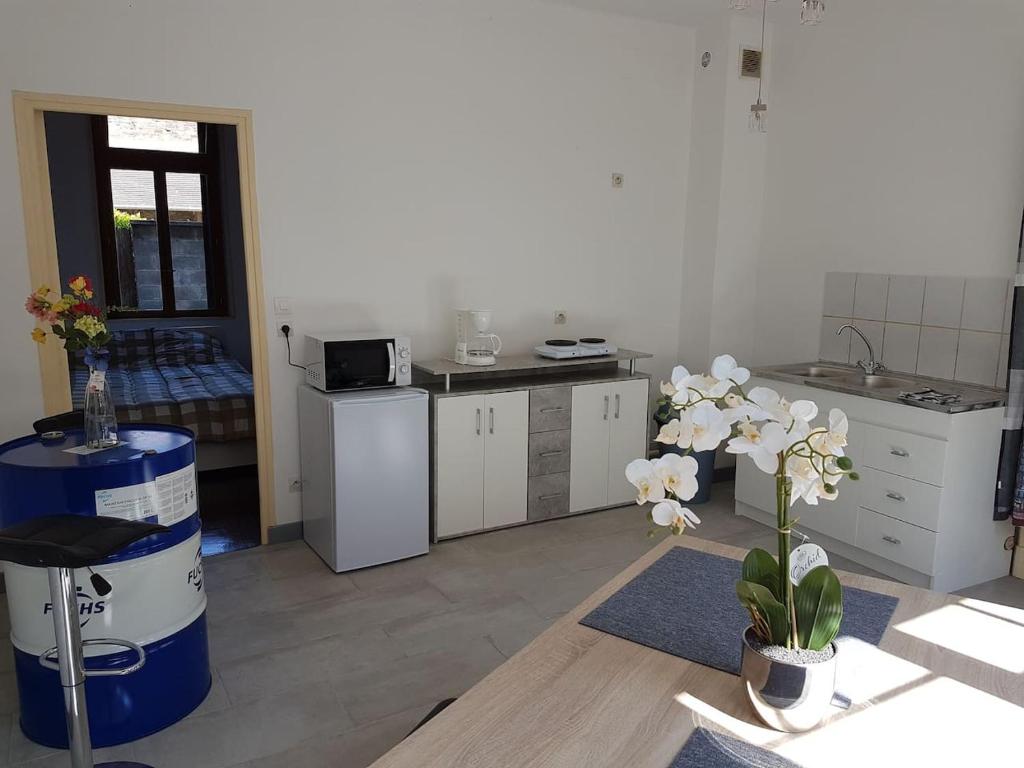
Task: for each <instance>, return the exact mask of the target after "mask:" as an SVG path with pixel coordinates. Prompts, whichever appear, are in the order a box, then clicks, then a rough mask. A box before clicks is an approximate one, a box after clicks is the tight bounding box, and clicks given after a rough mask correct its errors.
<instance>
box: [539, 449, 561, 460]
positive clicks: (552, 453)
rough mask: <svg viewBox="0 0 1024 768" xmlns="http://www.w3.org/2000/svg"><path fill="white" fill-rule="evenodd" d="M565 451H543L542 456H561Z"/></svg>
mask: <svg viewBox="0 0 1024 768" xmlns="http://www.w3.org/2000/svg"><path fill="white" fill-rule="evenodd" d="M563 453H565V451H544V452H542V453H541V458H542V459H543V458H547V457H548V456H561V455H562V454H563Z"/></svg>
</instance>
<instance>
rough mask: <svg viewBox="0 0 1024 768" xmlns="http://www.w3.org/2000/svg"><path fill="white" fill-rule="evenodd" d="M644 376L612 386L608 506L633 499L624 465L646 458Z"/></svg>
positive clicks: (645, 388)
mask: <svg viewBox="0 0 1024 768" xmlns="http://www.w3.org/2000/svg"><path fill="white" fill-rule="evenodd" d="M647 385H648V382H647V379H632V380H630V381H623V382H619V383H617V384H614V385H612V392H611V403H610V406H611V419H610V421H609V423H610V424H611V439H610V440H609V442H608V502H607V503H608V505H609V506H611V505H613V504H628V503H629V502H631V501H635V500H636V488H634V487H633V485H632V484H631V483H630V482H629V481H628V480H626V465H628V464H629V462H631V461H633V460H634V459H646V458H647V440H648V434H649V432H648V425H649V424H650V417H649V413H650V411H649V410H648V397H647Z"/></svg>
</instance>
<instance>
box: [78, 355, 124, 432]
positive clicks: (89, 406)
mask: <svg viewBox="0 0 1024 768" xmlns="http://www.w3.org/2000/svg"><path fill="white" fill-rule="evenodd" d="M109 358H110V353H109V352H108V351H107V350H105V349H104V350H87V351H86V355H85V361H86V363H87V364H88V366H89V381H88V382H87V383H86V385H85V445H86V447H87V448H112V447H113V446H115V445H117V417H116V416H115V414H114V399H113V398H112V397H111V396H110V388H109V387H108V386H107V365H108V362H109Z"/></svg>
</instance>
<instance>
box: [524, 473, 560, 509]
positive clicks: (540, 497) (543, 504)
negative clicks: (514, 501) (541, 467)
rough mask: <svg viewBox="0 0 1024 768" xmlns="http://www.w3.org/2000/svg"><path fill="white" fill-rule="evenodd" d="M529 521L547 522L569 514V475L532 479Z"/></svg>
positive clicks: (529, 494)
mask: <svg viewBox="0 0 1024 768" xmlns="http://www.w3.org/2000/svg"><path fill="white" fill-rule="evenodd" d="M527 494H528V500H527V504H526V519H527V520H546V519H548V518H549V517H561V516H562V515H567V514H569V473H568V472H560V473H559V474H557V475H544V476H542V477H531V478H530V486H529V490H528V491H527Z"/></svg>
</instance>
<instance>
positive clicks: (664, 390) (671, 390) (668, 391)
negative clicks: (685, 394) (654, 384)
mask: <svg viewBox="0 0 1024 768" xmlns="http://www.w3.org/2000/svg"><path fill="white" fill-rule="evenodd" d="M660 389H661V394H663V395H664V396H665V397H675V394H676V392H678V390H677V389H676V385H675V384H673V383H672V382H671V381H663V382H661V387H660Z"/></svg>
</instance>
